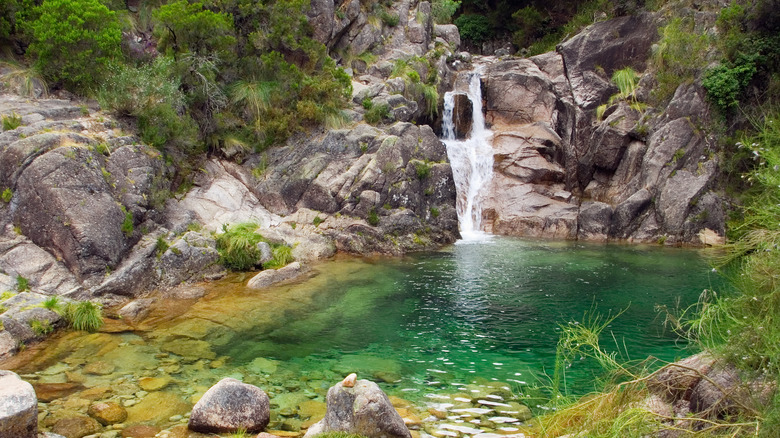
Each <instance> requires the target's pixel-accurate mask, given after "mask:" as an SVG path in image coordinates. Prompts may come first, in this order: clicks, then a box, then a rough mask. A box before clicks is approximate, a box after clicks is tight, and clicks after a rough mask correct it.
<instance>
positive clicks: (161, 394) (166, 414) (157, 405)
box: [127, 391, 192, 424]
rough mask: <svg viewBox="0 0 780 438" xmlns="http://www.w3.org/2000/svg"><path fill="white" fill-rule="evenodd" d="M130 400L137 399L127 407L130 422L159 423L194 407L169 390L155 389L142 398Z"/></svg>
mask: <svg viewBox="0 0 780 438" xmlns="http://www.w3.org/2000/svg"><path fill="white" fill-rule="evenodd" d="M130 400H132V401H135V403H134V404H133V405H132V406H128V407H127V422H128V423H130V424H134V423H152V424H159V423H162V422H164V421H167V420H168V419H169V418H171V417H172V416H174V415H183V414H185V413H187V412H188V411H189V410H190V408H191V407H192V405H191V404H189V403H188V402H186V401H184V400H183V399H182V396H181V395H180V394H178V393H172V392H168V391H155V392H152V393H149V394H148V395H147V396H145V397H143V398H141V399H140V400H138V399H130ZM130 400H128V401H130Z"/></svg>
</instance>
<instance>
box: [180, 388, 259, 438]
mask: <svg viewBox="0 0 780 438" xmlns="http://www.w3.org/2000/svg"><path fill="white" fill-rule="evenodd" d="M269 409H270V402H269V400H268V396H267V395H266V394H265V392H263V391H262V390H261V389H260V388H258V387H256V386H252V385H247V384H245V383H241V382H240V381H238V380H236V379H231V378H225V379H222V380H220V381H219V382H218V383H217V384H216V385H214V386H212V387H211V388H210V389H209V390H208V391H206V393H205V394H203V397H201V399H200V400H199V401H198V403H196V404H195V406H194V407H193V408H192V415H191V416H190V421H189V428H190V429H191V430H193V431H195V432H201V433H224V432H235V431H236V430H238V429H239V428H241V429H244V430H245V431H247V432H252V433H255V432H260V431H262V430H263V429H264V428H265V426H266V425H267V424H268V421H269V418H270V411H269Z"/></svg>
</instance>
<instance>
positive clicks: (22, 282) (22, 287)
mask: <svg viewBox="0 0 780 438" xmlns="http://www.w3.org/2000/svg"><path fill="white" fill-rule="evenodd" d="M16 290H17V291H19V292H24V291H26V290H30V280H28V279H26V278H24V277H22V276H21V275H18V276H17V277H16Z"/></svg>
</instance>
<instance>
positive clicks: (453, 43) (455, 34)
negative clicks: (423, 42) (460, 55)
mask: <svg viewBox="0 0 780 438" xmlns="http://www.w3.org/2000/svg"><path fill="white" fill-rule="evenodd" d="M433 34H434V35H435V36H437V37H441V38H443V39H444V40H445V41H447V44H449V45H450V50H452V51H453V52H457V51H458V48H459V47H460V32H459V31H458V26H455V25H454V24H436V25H434V26H433Z"/></svg>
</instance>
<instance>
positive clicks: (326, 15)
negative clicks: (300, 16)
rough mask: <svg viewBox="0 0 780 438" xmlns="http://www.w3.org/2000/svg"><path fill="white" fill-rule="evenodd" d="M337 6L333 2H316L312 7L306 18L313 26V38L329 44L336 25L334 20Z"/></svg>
mask: <svg viewBox="0 0 780 438" xmlns="http://www.w3.org/2000/svg"><path fill="white" fill-rule="evenodd" d="M334 13H335V6H334V3H333V0H314V1H312V2H311V7H310V8H309V10H308V11H307V12H306V16H307V17H308V19H309V24H311V27H312V30H313V35H312V37H313V38H314V39H315V40H317V41H319V42H321V43H323V44H328V42H329V41H330V38H331V35H332V34H333V28H334V26H335V25H336V23H335V19H334Z"/></svg>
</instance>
